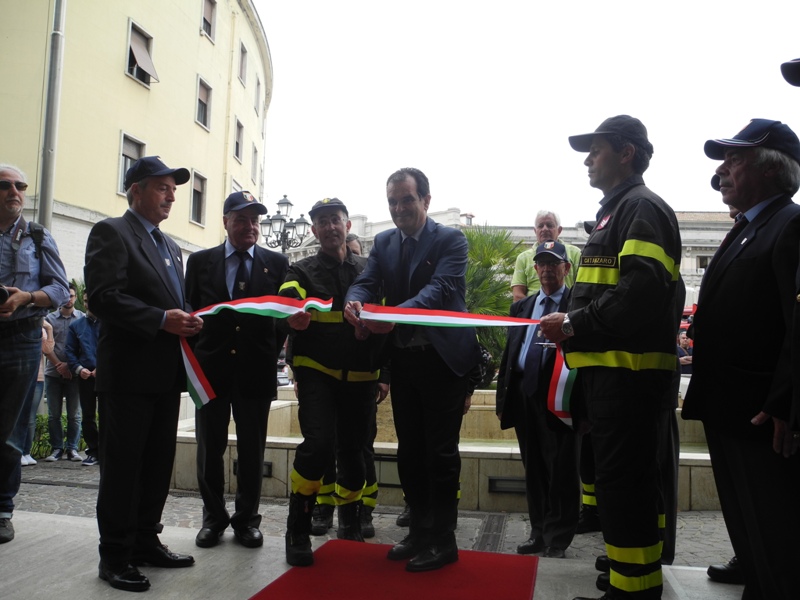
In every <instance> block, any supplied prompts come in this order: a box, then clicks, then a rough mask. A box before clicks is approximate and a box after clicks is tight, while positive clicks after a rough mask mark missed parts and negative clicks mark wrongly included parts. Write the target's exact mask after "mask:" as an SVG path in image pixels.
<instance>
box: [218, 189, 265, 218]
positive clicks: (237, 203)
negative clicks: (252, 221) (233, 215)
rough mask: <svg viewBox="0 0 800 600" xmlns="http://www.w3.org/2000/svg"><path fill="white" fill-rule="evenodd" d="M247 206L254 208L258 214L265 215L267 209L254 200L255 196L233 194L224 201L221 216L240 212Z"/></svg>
mask: <svg viewBox="0 0 800 600" xmlns="http://www.w3.org/2000/svg"><path fill="white" fill-rule="evenodd" d="M248 206H255V207H256V210H257V211H258V214H260V215H265V214H267V207H266V206H264V205H263V204H261V202H259V201H258V200H256V198H255V196H253V194H251V193H250V192H246V191H245V192H233V193H232V194H231V195H230V196H228V197H227V198H226V199H225V205H224V206H223V207H222V214H223V215H227V214H228V213H229V212H231V211H234V210H242V209H243V208H247V207H248Z"/></svg>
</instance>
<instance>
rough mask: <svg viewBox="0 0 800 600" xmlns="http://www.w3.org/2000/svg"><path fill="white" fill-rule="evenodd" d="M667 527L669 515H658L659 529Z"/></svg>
mask: <svg viewBox="0 0 800 600" xmlns="http://www.w3.org/2000/svg"><path fill="white" fill-rule="evenodd" d="M666 526H667V515H665V514H664V513H661V514H659V515H658V528H659V529H664V528H665V527H666Z"/></svg>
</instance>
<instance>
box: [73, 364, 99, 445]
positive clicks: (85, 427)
mask: <svg viewBox="0 0 800 600" xmlns="http://www.w3.org/2000/svg"><path fill="white" fill-rule="evenodd" d="M78 394H79V396H80V401H81V413H82V415H83V419H82V420H81V433H82V434H83V441H85V442H86V454H87V455H89V456H94V457H95V458H99V449H100V437H99V435H98V433H97V394H96V393H95V391H94V377H89V378H88V379H82V378H81V377H80V376H79V377H78Z"/></svg>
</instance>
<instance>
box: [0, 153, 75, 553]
mask: <svg viewBox="0 0 800 600" xmlns="http://www.w3.org/2000/svg"><path fill="white" fill-rule="evenodd" d="M27 188H28V183H27V181H26V178H25V174H24V173H23V172H22V171H21V170H20V169H18V168H17V167H13V166H11V165H6V164H0V284H2V287H0V544H3V543H6V542H10V541H11V540H13V539H14V526H13V525H12V524H11V515H12V513H13V510H14V502H13V498H14V496H15V495H16V493H17V491H18V490H19V485H20V477H21V463H20V457H21V456H22V449H21V448H20V447H19V444H18V443H17V442H16V441H15V440H12V439H10V438H11V434H12V432H13V431H14V428H15V426H16V424H17V420H18V419H22V418H25V419H26V420H27V416H28V415H29V414H30V406H29V405H28V406H26V401H27V402H28V403H29V402H31V401H32V399H33V395H32V389H33V387H34V385H35V384H36V375H37V373H38V371H39V358H40V356H41V352H42V317H43V316H44V315H45V314H47V312H48V310H49V309H51V308H56V307H58V306H61V305H62V304H66V303H67V302H68V301H69V291H68V290H67V276H66V273H65V271H64V265H63V263H62V262H61V258H59V254H58V248H57V247H56V243H55V241H54V240H53V238H52V236H51V235H50V232H49V231H47V230H46V229H44V228H41V226H37V225H34V224H31V223H26V221H25V219H24V218H23V217H22V209H23V207H24V204H25V190H26V189H27Z"/></svg>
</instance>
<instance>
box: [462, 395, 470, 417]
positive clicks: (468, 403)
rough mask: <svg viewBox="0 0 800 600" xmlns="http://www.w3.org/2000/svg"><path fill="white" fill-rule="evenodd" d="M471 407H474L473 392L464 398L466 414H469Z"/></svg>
mask: <svg viewBox="0 0 800 600" xmlns="http://www.w3.org/2000/svg"><path fill="white" fill-rule="evenodd" d="M471 407H472V394H470V395H469V396H467V397H466V398H464V414H467V413H468V412H469V409H470V408H471Z"/></svg>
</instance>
